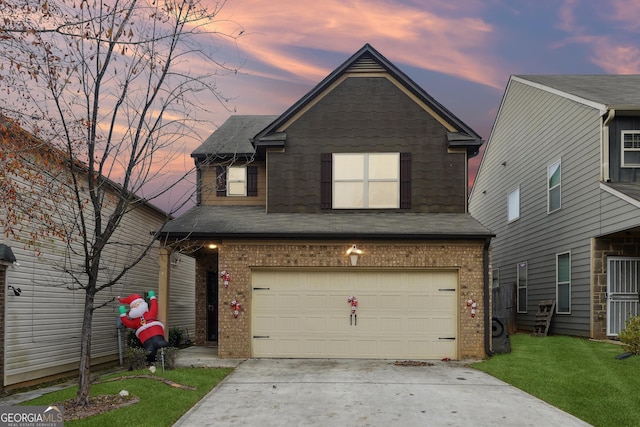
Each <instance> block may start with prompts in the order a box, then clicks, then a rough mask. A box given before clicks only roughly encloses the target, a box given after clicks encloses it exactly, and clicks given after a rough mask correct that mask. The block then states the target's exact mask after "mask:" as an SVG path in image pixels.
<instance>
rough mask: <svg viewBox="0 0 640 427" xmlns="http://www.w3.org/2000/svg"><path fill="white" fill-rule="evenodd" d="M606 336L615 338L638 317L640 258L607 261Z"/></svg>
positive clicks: (618, 258) (619, 258)
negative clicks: (633, 318)
mask: <svg viewBox="0 0 640 427" xmlns="http://www.w3.org/2000/svg"><path fill="white" fill-rule="evenodd" d="M607 264H608V265H607V335H608V336H617V335H618V334H619V333H620V331H622V330H623V329H624V328H625V322H626V321H627V319H629V318H630V317H634V316H637V315H638V281H639V280H640V258H628V257H608V259H607Z"/></svg>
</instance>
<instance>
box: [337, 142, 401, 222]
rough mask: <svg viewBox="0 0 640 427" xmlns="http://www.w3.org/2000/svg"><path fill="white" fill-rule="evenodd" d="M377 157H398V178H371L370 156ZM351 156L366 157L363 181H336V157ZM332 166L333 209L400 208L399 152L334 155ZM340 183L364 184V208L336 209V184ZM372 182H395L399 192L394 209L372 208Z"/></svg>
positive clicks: (397, 192) (348, 207)
mask: <svg viewBox="0 0 640 427" xmlns="http://www.w3.org/2000/svg"><path fill="white" fill-rule="evenodd" d="M372 154H373V155H375V154H395V155H396V156H397V161H398V163H397V168H398V169H397V171H398V175H397V177H396V178H394V179H391V178H384V179H382V178H369V156H370V155H372ZM349 155H358V156H364V165H363V166H364V171H363V177H362V179H336V178H335V165H336V161H335V157H336V156H349ZM332 164H333V165H334V166H333V168H334V169H333V171H332V177H331V185H332V186H333V189H332V198H333V200H332V201H331V205H332V206H333V209H399V208H400V153H399V152H371V153H369V152H365V153H333V162H332ZM337 182H338V183H340V182H357V183H362V186H363V189H362V191H363V206H362V207H350V206H347V207H336V198H335V197H336V194H337V190H336V188H335V187H336V185H335V184H336V183H337ZM370 182H394V183H395V184H396V187H397V191H396V200H395V206H393V207H384V208H382V207H370V206H369V204H370V202H369V183H370Z"/></svg>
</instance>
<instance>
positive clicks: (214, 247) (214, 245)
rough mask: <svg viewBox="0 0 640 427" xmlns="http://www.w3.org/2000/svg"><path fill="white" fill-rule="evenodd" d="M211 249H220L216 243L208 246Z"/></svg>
mask: <svg viewBox="0 0 640 427" xmlns="http://www.w3.org/2000/svg"><path fill="white" fill-rule="evenodd" d="M207 247H208V248H209V249H216V248H217V247H218V245H216V244H215V243H210V244H209V246H207Z"/></svg>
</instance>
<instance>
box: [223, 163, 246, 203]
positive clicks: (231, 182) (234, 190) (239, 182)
mask: <svg viewBox="0 0 640 427" xmlns="http://www.w3.org/2000/svg"><path fill="white" fill-rule="evenodd" d="M246 195H247V168H246V167H245V166H229V168H228V169H227V196H246Z"/></svg>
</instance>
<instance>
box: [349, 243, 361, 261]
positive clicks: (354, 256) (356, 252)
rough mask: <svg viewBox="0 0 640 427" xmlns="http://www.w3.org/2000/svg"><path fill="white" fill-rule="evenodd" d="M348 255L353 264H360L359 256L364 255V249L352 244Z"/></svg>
mask: <svg viewBox="0 0 640 427" xmlns="http://www.w3.org/2000/svg"><path fill="white" fill-rule="evenodd" d="M347 255H349V258H350V259H351V265H354V266H355V265H358V257H359V256H360V255H362V251H361V250H360V249H358V248H357V247H356V245H353V246H351V247H350V248H349V249H348V250H347Z"/></svg>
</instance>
